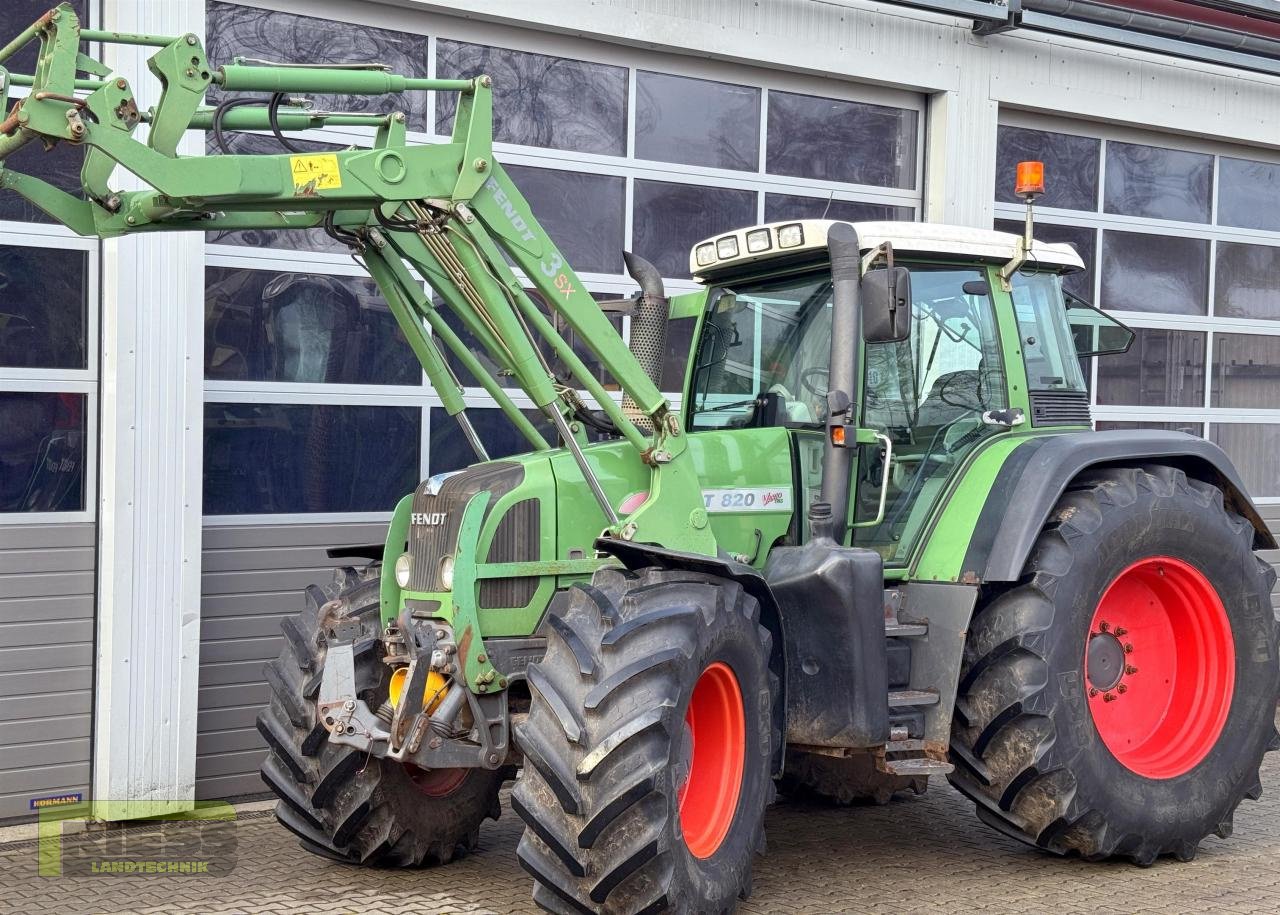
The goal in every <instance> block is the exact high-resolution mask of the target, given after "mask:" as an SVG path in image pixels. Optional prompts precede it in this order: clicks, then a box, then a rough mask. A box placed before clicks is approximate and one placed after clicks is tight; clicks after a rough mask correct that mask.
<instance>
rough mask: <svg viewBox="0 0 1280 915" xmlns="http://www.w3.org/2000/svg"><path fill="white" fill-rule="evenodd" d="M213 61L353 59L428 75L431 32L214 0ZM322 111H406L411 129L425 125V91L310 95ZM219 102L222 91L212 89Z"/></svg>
mask: <svg viewBox="0 0 1280 915" xmlns="http://www.w3.org/2000/svg"><path fill="white" fill-rule="evenodd" d="M206 27H207V32H208V36H209V39H208V42H207V48H206V50H207V52H208V56H209V62H210V63H211V64H212V65H213V66H215V67H219V66H222V65H223V64H226V63H230V62H231V58H232V57H233V56H244V57H253V58H258V59H260V60H276V61H285V62H288V63H306V64H344V63H351V62H352V61H361V62H369V63H379V64H385V65H386V66H388V67H390V68H391V70H392V72H394V73H401V74H403V75H405V76H417V77H425V76H426V75H427V36H426V35H418V34H414V33H412V32H393V31H390V30H388V29H375V28H371V27H369V26H367V25H358V26H356V25H352V24H350V23H346V22H333V21H330V20H327V19H315V18H312V17H311V16H296V15H294V14H292V13H282V12H278V11H276V10H263V9H253V8H250V7H247V6H239V5H236V4H231V3H223V2H221V0H211V2H210V3H209V7H208V13H207V15H206ZM307 97H308V98H310V99H312V101H314V102H315V107H316V109H317V110H320V111H351V112H361V113H367V112H374V113H379V112H390V111H403V112H404V113H405V115H406V116H407V118H408V123H409V128H410V129H411V130H426V129H427V93H425V92H403V93H400V94H399V95H395V96H386V95H381V96H380V95H324V94H317V93H308V94H307ZM209 100H210V102H212V103H215V104H216V103H217V101H219V100H220V93H219V91H218V90H217V89H216V88H211V89H210V91H209Z"/></svg>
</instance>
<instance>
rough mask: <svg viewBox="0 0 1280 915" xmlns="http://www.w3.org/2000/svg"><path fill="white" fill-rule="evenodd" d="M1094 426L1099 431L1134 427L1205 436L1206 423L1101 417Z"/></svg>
mask: <svg viewBox="0 0 1280 915" xmlns="http://www.w3.org/2000/svg"><path fill="white" fill-rule="evenodd" d="M1094 428H1095V429H1097V430H1098V431H1099V432H1129V431H1132V430H1134V429H1155V430H1156V431H1158V432H1185V433H1186V434H1187V435H1194V436H1195V437H1196V438H1204V423H1191V422H1181V423H1151V422H1134V421H1131V420H1127V419H1124V420H1120V419H1100V420H1098V421H1097V422H1096V423H1094Z"/></svg>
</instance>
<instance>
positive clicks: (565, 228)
mask: <svg viewBox="0 0 1280 915" xmlns="http://www.w3.org/2000/svg"><path fill="white" fill-rule="evenodd" d="M506 169H507V172H508V173H509V174H510V175H511V180H512V181H514V182H515V183H516V186H517V187H519V188H520V193H522V194H524V196H525V198H526V199H527V200H528V201H529V206H530V208H531V209H532V210H533V213H534V215H535V216H537V217H538V221H539V222H541V223H542V227H543V228H544V229H545V230H546V231H547V234H548V235H550V236H551V240H552V241H554V242H555V243H556V247H558V248H559V249H560V251H561V253H562V254H564V256H565V259H566V260H567V261H568V262H569V263H570V264H571V265H572V266H573V269H574V270H576V271H579V272H585V273H621V272H622V269H623V267H622V248H623V222H624V220H625V218H626V216H625V212H626V200H625V198H626V179H624V178H620V177H613V176H611V175H586V174H581V173H579V172H566V171H560V170H559V169H552V168H528V167H526V166H522V165H508V166H506Z"/></svg>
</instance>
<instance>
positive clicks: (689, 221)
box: [632, 180, 756, 278]
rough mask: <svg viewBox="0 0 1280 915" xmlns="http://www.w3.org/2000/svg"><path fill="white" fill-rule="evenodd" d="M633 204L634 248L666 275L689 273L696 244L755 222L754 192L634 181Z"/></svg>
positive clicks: (685, 274)
mask: <svg viewBox="0 0 1280 915" xmlns="http://www.w3.org/2000/svg"><path fill="white" fill-rule="evenodd" d="M634 207H635V227H634V230H633V233H632V238H633V240H632V245H633V247H634V249H635V252H636V253H637V254H639V255H640V256H641V257H644V258H646V259H648V260H650V261H652V262H653V265H654V266H655V267H657V268H658V272H660V273H661V274H662V275H663V276H669V277H685V278H687V277H688V276H689V250H690V249H691V248H692V247H693V246H694V244H695V243H697V242H699V241H701V240H702V239H704V238H706V237H708V236H710V235H715V234H716V233H717V232H727V231H729V230H731V229H739V228H742V227H743V226H749V225H753V224H754V223H755V222H756V194H755V191H739V190H731V189H729V188H719V187H699V186H697V185H693V184H674V183H671V182H667V181H639V180H638V181H636V183H635V197H634Z"/></svg>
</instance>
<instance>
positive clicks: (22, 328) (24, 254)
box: [0, 245, 89, 369]
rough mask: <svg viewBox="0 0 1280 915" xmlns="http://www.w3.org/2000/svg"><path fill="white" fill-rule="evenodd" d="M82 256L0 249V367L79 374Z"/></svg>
mask: <svg viewBox="0 0 1280 915" xmlns="http://www.w3.org/2000/svg"><path fill="white" fill-rule="evenodd" d="M88 263H89V255H88V254H87V253H86V252H84V251H67V250H58V249H54V248H26V247H18V246H16V245H14V246H10V245H5V246H0V367H4V368H34V369H83V368H85V367H86V365H87V363H86V351H85V324H86V320H87V311H88V300H89V291H88V285H87V278H86V274H87V272H88Z"/></svg>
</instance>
